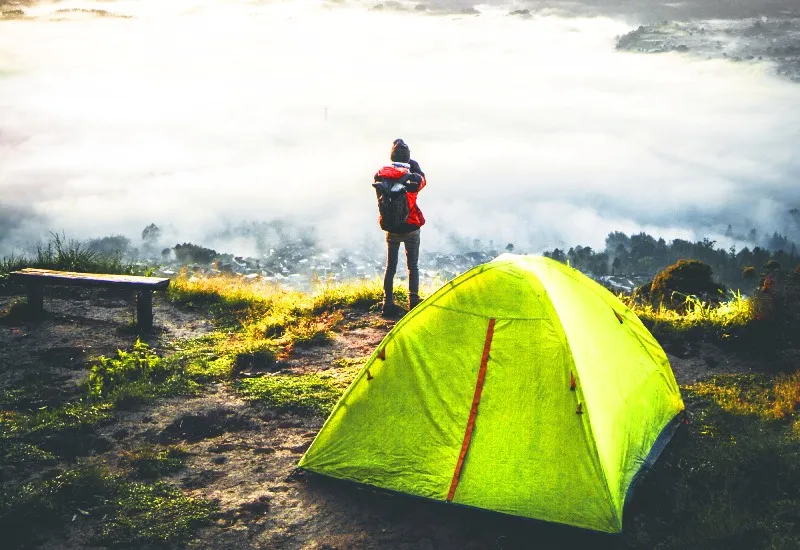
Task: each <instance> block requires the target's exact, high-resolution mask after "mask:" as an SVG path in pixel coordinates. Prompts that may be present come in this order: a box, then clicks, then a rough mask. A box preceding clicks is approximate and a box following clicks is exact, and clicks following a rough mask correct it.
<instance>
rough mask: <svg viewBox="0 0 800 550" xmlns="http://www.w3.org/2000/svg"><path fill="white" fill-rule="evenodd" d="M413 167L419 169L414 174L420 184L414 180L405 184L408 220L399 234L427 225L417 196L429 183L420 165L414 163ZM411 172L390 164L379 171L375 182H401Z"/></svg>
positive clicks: (400, 165) (397, 164)
mask: <svg viewBox="0 0 800 550" xmlns="http://www.w3.org/2000/svg"><path fill="white" fill-rule="evenodd" d="M411 166H413V167H415V168H416V169H417V171H414V172H413V173H412V174H414V175H415V176H417V177H418V179H419V180H420V181H419V183H417V182H416V181H413V180H408V181H406V182H405V186H406V200H407V201H408V219H407V220H406V224H405V225H406V227H404V228H402V230H400V231H397V232H398V233H410V232H411V231H416V230H417V229H419V228H420V227H422V226H423V225H425V216H423V215H422V210H420V208H419V205H418V204H417V194H418V193H419V192H420V191H422V188H423V187H425V185H426V183H427V182H426V181H425V174H423V173H422V170H419V164H417V163H415V162H413V161H412V164H411ZM409 172H410V170H409V169H408V168H406V167H405V166H403V165H402V164H400V163H394V164H390V165H388V166H384V167H383V168H381V169H380V170H378V172H377V173H376V174H375V181H379V180H383V179H386V180H390V181H391V180H398V181H400V180H402V179H403V177H404V176H405V175H406V174H408V173H409ZM415 179H417V178H415Z"/></svg>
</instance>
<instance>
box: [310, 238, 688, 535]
mask: <svg viewBox="0 0 800 550" xmlns="http://www.w3.org/2000/svg"><path fill="white" fill-rule="evenodd" d="M682 410H683V401H682V400H681V396H680V392H679V390H678V386H677V384H676V382H675V377H674V375H673V373H672V370H671V368H670V365H669V361H668V360H667V357H666V355H665V354H664V351H663V350H662V348H661V346H660V345H659V344H658V342H656V340H655V339H654V338H653V336H652V335H651V334H650V333H649V332H648V330H647V329H646V328H645V327H644V326H643V325H642V323H641V321H640V320H639V319H638V317H637V316H636V315H635V314H634V313H633V312H632V311H631V310H629V309H628V308H627V307H625V306H624V305H623V304H622V303H621V302H620V301H619V300H618V299H617V298H616V297H615V296H614V295H613V294H612V293H610V292H609V291H607V290H606V289H605V288H603V287H602V286H601V285H599V284H597V283H595V282H594V281H592V280H591V279H589V278H588V277H586V276H585V275H583V274H581V273H580V272H578V271H576V270H574V269H572V268H570V267H568V266H566V265H563V264H561V263H559V262H556V261H553V260H550V259H548V258H544V257H533V256H518V255H512V254H503V255H501V256H499V257H498V258H496V259H495V260H493V261H491V262H489V263H486V264H483V265H480V266H477V267H475V268H473V269H471V270H469V271H467V272H466V273H464V274H463V275H461V276H459V277H457V278H456V279H454V280H452V281H450V282H449V283H447V284H445V285H444V286H443V287H442V288H440V289H439V290H438V291H436V292H435V293H434V294H433V295H431V296H430V297H428V298H427V299H426V300H425V301H424V302H422V303H421V304H420V305H419V306H417V307H416V308H415V309H413V310H412V311H411V312H410V313H409V314H408V315H406V316H405V317H404V318H403V319H401V320H400V321H399V322H398V323H397V324H396V325H395V327H394V328H393V329H392V331H391V332H390V333H389V334H387V335H386V337H385V338H384V340H383V341H382V342H381V344H380V345H379V346H378V348H377V349H376V350H375V352H374V353H373V354H372V356H371V357H370V358H369V360H368V361H367V363H366V365H365V366H364V368H363V369H362V370H361V372H360V373H359V374H358V376H356V378H355V380H354V381H353V383H352V384H351V385H350V387H349V388H348V389H347V391H346V392H345V393H344V395H343V396H342V397H341V399H340V400H339V402H338V403H337V404H336V406H335V408H334V409H333V411H332V412H331V414H330V416H329V417H328V419H327V421H326V422H325V424H324V426H323V427H322V429H321V430H320V432H319V434H317V437H316V438H315V439H314V442H313V443H312V445H311V447H309V449H308V450H307V452H306V453H305V455H304V456H303V457H302V459H301V460H300V463H299V464H298V467H299V468H301V469H304V470H308V471H312V472H316V473H320V474H324V475H328V476H332V477H334V478H340V479H346V480H351V481H355V482H359V483H365V484H369V485H373V486H375V487H379V488H382V489H388V490H391V491H398V492H401V493H407V494H409V495H416V496H419V497H423V498H428V499H434V500H440V501H448V502H453V503H457V504H460V505H466V506H472V507H477V508H485V509H488V510H494V511H497V512H502V513H506V514H513V515H517V516H524V517H528V518H536V519H540V520H545V521H551V522H559V523H565V524H569V525H574V526H578V527H583V528H587V529H593V530H598V531H606V532H619V531H621V530H622V509H623V506H624V504H625V499H626V496H627V494H628V490H629V488H630V486H631V483H632V481H633V479H634V476H636V474H637V472H639V471H640V469H642V467H643V466H644V465H645V464H647V463H650V462H652V460H654V459H655V456H657V454H658V452H659V451H660V449H661V448H663V445H665V444H666V442H667V441H668V440H669V437H670V436H671V435H672V432H673V431H674V427H675V426H676V425H677V422H676V415H678V413H679V412H680V411H682Z"/></svg>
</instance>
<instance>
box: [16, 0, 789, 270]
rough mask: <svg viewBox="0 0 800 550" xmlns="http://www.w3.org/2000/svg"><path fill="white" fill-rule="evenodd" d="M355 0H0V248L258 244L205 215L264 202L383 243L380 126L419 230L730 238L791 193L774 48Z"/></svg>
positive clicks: (603, 19) (536, 245)
mask: <svg viewBox="0 0 800 550" xmlns="http://www.w3.org/2000/svg"><path fill="white" fill-rule="evenodd" d="M0 4H2V2H0ZM371 5H372V4H370V3H364V4H355V3H350V4H348V3H346V2H340V3H335V4H334V3H321V2H313V1H294V2H250V3H246V2H239V3H233V2H222V1H216V2H212V1H189V0H183V1H170V2H159V1H156V0H141V1H136V2H133V1H130V2H126V1H119V2H100V3H92V2H74V1H63V2H59V3H58V4H37V5H34V6H31V7H26V8H24V9H25V17H22V18H19V19H11V18H7V19H5V20H0V218H2V219H0V253H6V252H8V251H10V250H13V249H15V248H18V247H20V246H23V245H24V244H25V243H26V242H30V241H31V239H35V238H37V237H39V236H42V235H45V234H46V233H47V231H49V230H52V231H58V232H61V231H63V232H65V233H66V234H67V236H69V237H75V238H91V237H100V236H104V235H110V234H123V235H126V236H128V237H130V238H131V239H134V240H138V239H139V236H140V234H141V231H142V228H144V227H145V226H146V225H147V224H149V223H151V222H154V223H156V224H157V225H159V227H161V228H162V231H163V232H164V235H165V237H166V238H167V239H169V240H170V242H172V243H173V244H174V243H175V242H184V241H192V242H195V243H199V244H204V245H206V246H214V247H218V248H219V249H224V250H225V251H226V252H232V253H237V254H252V253H253V252H254V249H253V247H254V244H253V243H252V242H249V241H248V240H247V239H236V240H233V239H229V240H224V239H223V240H220V239H221V237H220V235H223V234H225V233H224V231H225V230H226V228H230V227H231V226H236V225H237V224H247V223H249V222H254V221H255V222H258V221H270V220H275V219H281V220H288V221H290V222H293V223H296V224H298V225H299V226H301V227H313V228H314V230H315V232H314V233H315V235H316V237H317V238H318V239H319V240H320V241H321V244H322V245H323V246H330V247H337V248H362V249H364V248H366V249H371V248H377V247H379V246H380V244H381V242H382V233H381V231H380V230H379V228H378V226H377V223H376V216H377V207H376V204H375V197H374V193H373V191H372V189H371V187H370V183H371V178H372V174H373V173H374V172H375V171H376V170H377V169H378V168H379V167H380V166H381V165H382V164H383V163H384V162H385V161H386V160H387V159H388V152H389V148H390V145H391V142H392V140H393V139H395V138H397V137H402V138H403V139H405V140H406V141H407V142H408V143H409V145H410V147H411V152H412V157H413V158H415V159H416V160H417V161H419V162H420V164H421V166H422V168H423V170H424V171H425V173H426V175H427V177H428V182H429V185H428V187H426V189H425V190H424V191H423V192H422V193H421V194H420V196H419V204H420V205H421V207H422V210H423V212H424V214H425V217H426V218H427V220H428V223H427V224H426V226H425V228H424V229H423V250H424V249H425V248H427V249H428V250H434V249H437V250H447V249H453V248H455V247H459V246H466V245H468V244H470V243H472V242H473V241H474V239H482V240H485V241H488V240H494V241H495V242H497V243H503V244H504V243H506V242H512V243H514V244H515V246H516V247H517V250H525V251H531V252H538V251H541V250H544V249H551V248H553V247H556V246H572V245H576V244H582V245H589V246H593V247H596V248H602V246H603V242H604V239H605V236H606V234H607V233H608V232H610V231H614V230H619V231H625V232H628V233H632V232H638V231H647V232H649V233H650V234H652V235H655V236H662V237H664V238H666V239H671V238H678V237H679V238H688V239H700V238H703V237H705V236H709V237H712V238H715V237H716V238H718V239H720V241H724V238H723V237H721V235H722V233H723V231H724V230H725V228H726V227H727V224H729V223H730V224H732V225H733V226H734V228H735V229H736V230H738V231H740V232H742V233H745V232H746V231H747V230H749V228H750V227H757V228H759V229H760V230H762V231H768V232H771V231H773V230H779V231H780V230H784V225H782V224H784V222H783V221H782V220H783V216H784V214H785V212H786V211H787V210H788V209H789V208H792V207H796V206H800V186H798V185H797V183H798V179H800V154H798V153H797V151H798V150H800V149H799V148H798V144H800V86H798V85H797V84H795V83H792V82H790V81H788V80H785V79H782V78H780V77H778V76H777V75H776V74H775V72H774V71H773V67H772V66H771V65H770V63H768V62H760V63H759V62H751V63H731V62H729V61H725V60H707V59H704V58H698V57H693V56H692V55H686V54H680V53H665V54H660V55H657V56H654V55H642V54H637V53H624V52H619V51H615V40H616V37H617V36H619V35H622V34H625V33H627V32H629V31H630V30H632V28H635V27H634V26H632V25H635V24H636V19H637V18H638V17H641V15H640V14H638V13H631V14H628V15H626V16H624V17H623V16H621V15H619V14H618V13H617V12H616V11H615V10H612V9H609V10H607V11H606V12H605V13H600V14H599V15H598V13H584V11H585V10H583V9H582V8H581V9H577V11H574V12H573V14H572V15H570V14H569V13H567V12H566V10H564V9H560V10H555V9H554V8H553V9H549V8H548V9H547V10H543V11H541V12H539V13H533V15H532V16H531V17H512V16H508V15H507V14H508V12H509V11H510V10H511V9H517V8H519V7H520V6H521V4H514V5H511V4H508V5H500V4H496V5H494V6H486V5H480V6H477V7H476V9H477V11H479V12H480V13H479V15H466V14H456V13H453V11H458V9H461V8H462V7H464V6H459V5H455V4H454V5H453V9H449V6H446V5H445V4H439V5H438V7H439V8H445V7H447V8H448V9H440V10H438V11H437V10H434V9H431V10H429V11H432V12H435V13H426V12H423V11H420V10H418V11H414V10H412V9H383V10H375V9H368V8H369V6H371ZM553 5H555V4H553ZM609 5H611V4H609ZM769 5H770V6H773V5H778V4H777V3H773V4H769ZM575 6H578V8H580V7H581V4H580V3H577V4H575ZM598 6H602V4H598ZM395 7H398V6H395ZM399 7H400V8H402V7H403V6H402V5H400V6H399ZM433 7H436V6H433ZM71 8H76V9H102V10H107V11H108V12H112V13H111V15H113V14H118V15H128V16H130V17H126V18H122V17H111V16H108V15H109V14H106V16H99V15H98V14H97V13H87V12H79V11H57V10H66V9H71ZM456 8H457V9H456ZM587 15H593V17H587ZM703 16H706V15H703Z"/></svg>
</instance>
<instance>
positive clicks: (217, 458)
mask: <svg viewBox="0 0 800 550" xmlns="http://www.w3.org/2000/svg"><path fill="white" fill-rule="evenodd" d="M211 462H213V463H214V464H225V463H226V462H228V457H227V456H215V457H214V458H212V459H211Z"/></svg>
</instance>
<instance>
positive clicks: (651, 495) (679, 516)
mask: <svg viewBox="0 0 800 550" xmlns="http://www.w3.org/2000/svg"><path fill="white" fill-rule="evenodd" d="M798 377H800V371H799V372H797V373H795V374H794V375H791V376H788V375H775V376H774V377H770V376H767V375H757V376H756V375H725V376H716V377H714V378H711V379H708V380H706V381H703V382H698V383H696V384H693V385H691V386H686V387H684V388H683V392H684V397H685V401H686V402H687V404H688V405H689V408H690V410H694V411H695V412H694V413H693V415H692V416H693V421H692V423H691V425H689V426H688V427H686V429H685V431H684V432H683V433H681V434H679V436H678V437H677V438H676V439H675V440H674V441H673V442H672V443H671V444H670V445H669V446H668V447H667V450H666V451H665V453H664V455H662V457H661V458H660V459H659V461H658V462H657V463H656V467H655V468H654V470H653V471H651V472H650V473H649V475H648V476H646V478H645V479H644V482H643V484H642V486H641V487H640V488H639V490H638V492H637V498H636V499H635V500H636V502H635V504H632V508H633V510H632V511H631V516H632V517H631V519H630V521H629V523H628V524H627V525H632V527H631V528H630V529H631V532H630V533H629V534H628V535H627V537H626V538H627V541H628V544H627V546H628V547H632V548H659V549H679V548H681V549H682V548H773V549H784V548H785V549H789V548H798V547H800V530H798V527H797V526H798V525H800V437H798V435H799V434H798V433H797V432H795V431H794V426H795V425H796V422H797V415H798V409H797V406H798V401H797V399H798V397H797V391H798V390H797V385H796V382H797V380H798V379H800V378H798Z"/></svg>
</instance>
